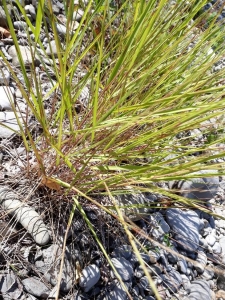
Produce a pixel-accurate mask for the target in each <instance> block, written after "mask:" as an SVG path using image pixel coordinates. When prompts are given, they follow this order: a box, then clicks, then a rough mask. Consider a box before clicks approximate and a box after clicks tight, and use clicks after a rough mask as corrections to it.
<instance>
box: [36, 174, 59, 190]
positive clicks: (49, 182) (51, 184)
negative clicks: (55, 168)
mask: <svg viewBox="0 0 225 300" xmlns="http://www.w3.org/2000/svg"><path fill="white" fill-rule="evenodd" d="M41 183H42V184H43V185H45V186H47V187H48V188H49V189H51V190H56V191H59V190H60V189H61V186H60V184H59V183H58V182H57V181H56V180H55V179H54V178H51V177H46V176H43V178H42V180H41Z"/></svg>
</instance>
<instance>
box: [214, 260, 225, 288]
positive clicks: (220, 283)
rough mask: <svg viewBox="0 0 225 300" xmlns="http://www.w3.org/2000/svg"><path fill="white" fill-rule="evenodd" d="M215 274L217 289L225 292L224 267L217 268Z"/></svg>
mask: <svg viewBox="0 0 225 300" xmlns="http://www.w3.org/2000/svg"><path fill="white" fill-rule="evenodd" d="M215 273H216V276H217V288H218V289H219V290H223V291H225V269H224V268H223V267H222V266H221V267H220V266H217V267H216V268H215Z"/></svg>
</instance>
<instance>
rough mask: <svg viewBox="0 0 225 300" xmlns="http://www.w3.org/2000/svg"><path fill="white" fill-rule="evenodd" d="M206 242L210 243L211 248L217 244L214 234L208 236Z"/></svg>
mask: <svg viewBox="0 0 225 300" xmlns="http://www.w3.org/2000/svg"><path fill="white" fill-rule="evenodd" d="M205 240H206V242H207V243H208V245H209V246H211V247H212V246H213V245H214V244H215V242H216V238H215V236H214V235H212V234H209V235H207V237H206V238H205Z"/></svg>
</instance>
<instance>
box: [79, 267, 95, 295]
mask: <svg viewBox="0 0 225 300" xmlns="http://www.w3.org/2000/svg"><path fill="white" fill-rule="evenodd" d="M99 279H100V270H99V268H98V267H97V266H96V265H94V264H92V265H89V266H87V267H85V268H84V269H83V270H82V275H81V277H80V281H79V285H80V287H82V288H83V289H84V291H85V292H86V293H87V292H88V291H90V289H91V288H92V287H93V286H94V285H95V284H96V283H97V282H98V281H99Z"/></svg>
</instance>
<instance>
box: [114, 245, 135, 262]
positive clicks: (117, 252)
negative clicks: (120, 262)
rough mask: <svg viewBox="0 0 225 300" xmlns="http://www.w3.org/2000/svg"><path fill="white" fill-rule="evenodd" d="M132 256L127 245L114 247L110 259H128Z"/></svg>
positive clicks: (130, 249)
mask: <svg viewBox="0 0 225 300" xmlns="http://www.w3.org/2000/svg"><path fill="white" fill-rule="evenodd" d="M131 255H132V247H131V246H129V245H122V246H118V247H116V248H115V249H114V250H113V252H112V257H124V258H125V259H128V260H129V259H130V258H131Z"/></svg>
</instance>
